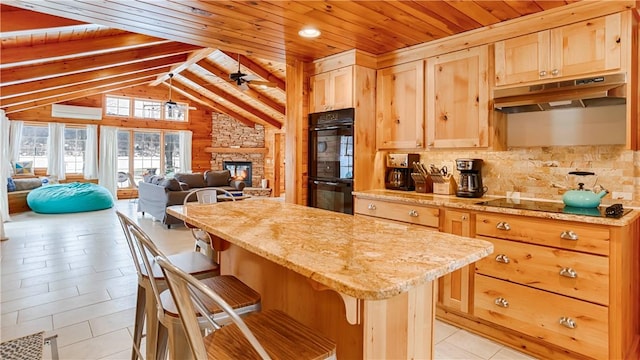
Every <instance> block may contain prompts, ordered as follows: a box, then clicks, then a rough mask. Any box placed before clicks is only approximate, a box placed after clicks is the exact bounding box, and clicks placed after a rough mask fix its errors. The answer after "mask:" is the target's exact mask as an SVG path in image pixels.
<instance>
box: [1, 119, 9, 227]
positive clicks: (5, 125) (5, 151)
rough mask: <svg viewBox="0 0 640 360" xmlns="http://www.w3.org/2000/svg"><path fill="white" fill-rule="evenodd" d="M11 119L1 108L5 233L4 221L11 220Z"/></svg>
mask: <svg viewBox="0 0 640 360" xmlns="http://www.w3.org/2000/svg"><path fill="white" fill-rule="evenodd" d="M9 131H10V130H9V119H7V117H6V116H5V114H4V110H2V109H0V155H1V157H0V158H1V159H2V160H1V161H0V226H1V227H2V231H1V232H2V235H4V225H3V223H4V221H9V220H10V218H9V200H8V199H7V177H9V176H11V163H10V162H9V161H8V159H10V155H9V154H10V151H11V149H10V147H9Z"/></svg>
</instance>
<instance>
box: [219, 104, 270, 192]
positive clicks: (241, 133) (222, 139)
mask: <svg viewBox="0 0 640 360" xmlns="http://www.w3.org/2000/svg"><path fill="white" fill-rule="evenodd" d="M211 146H212V147H214V148H235V147H238V148H264V147H265V140H264V126H262V125H258V124H256V125H255V127H254V128H251V127H249V126H246V125H244V124H242V123H241V122H239V121H237V120H235V119H234V118H232V117H230V116H228V115H225V114H218V113H213V115H212V131H211ZM224 161H251V163H252V175H251V186H253V187H259V186H260V180H262V179H263V178H264V177H265V169H264V165H265V156H264V154H260V153H257V154H255V153H246V152H242V151H241V150H238V152H237V153H234V152H232V153H215V152H214V153H212V154H211V169H215V170H221V169H222V163H223V162H224Z"/></svg>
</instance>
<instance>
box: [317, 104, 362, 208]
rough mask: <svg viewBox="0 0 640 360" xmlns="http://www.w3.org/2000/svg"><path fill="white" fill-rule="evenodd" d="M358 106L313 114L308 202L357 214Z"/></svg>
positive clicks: (318, 206)
mask: <svg viewBox="0 0 640 360" xmlns="http://www.w3.org/2000/svg"><path fill="white" fill-rule="evenodd" d="M353 119H354V109H352V108H350V109H342V110H335V111H328V112H321V113H313V114H309V196H308V198H309V201H308V205H309V206H312V207H317V208H321V209H325V210H331V211H337V212H342V213H345V214H353V195H351V192H352V191H353Z"/></svg>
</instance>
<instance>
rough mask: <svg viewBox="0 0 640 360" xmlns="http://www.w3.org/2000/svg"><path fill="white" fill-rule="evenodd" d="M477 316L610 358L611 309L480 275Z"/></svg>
mask: <svg viewBox="0 0 640 360" xmlns="http://www.w3.org/2000/svg"><path fill="white" fill-rule="evenodd" d="M474 301H475V303H474V315H475V316H477V317H479V318H481V319H484V320H487V321H490V322H492V323H496V324H498V325H502V326H504V327H507V328H510V329H514V330H517V331H519V332H522V333H524V334H527V335H529V336H532V337H535V338H537V339H540V340H544V341H546V342H549V343H552V344H556V345H558V346H561V347H563V348H566V349H568V350H571V351H574V352H576V353H580V354H584V355H587V356H588V357H593V358H596V359H607V358H608V357H609V352H608V345H607V344H608V328H609V327H608V320H607V319H608V308H607V307H606V306H600V305H596V304H592V303H589V302H586V301H581V300H576V299H572V298H569V297H566V296H562V295H556V294H552V293H549V292H546V291H543V290H538V289H532V288H529V287H527V286H524V285H518V284H513V283H510V282H508V281H503V280H498V279H494V278H491V277H487V276H484V275H479V274H476V276H475V290H474Z"/></svg>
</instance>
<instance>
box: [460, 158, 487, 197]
mask: <svg viewBox="0 0 640 360" xmlns="http://www.w3.org/2000/svg"><path fill="white" fill-rule="evenodd" d="M456 169H457V170H458V171H460V181H458V189H457V190H456V196H458V197H466V198H478V197H481V196H482V195H484V193H486V192H487V187H486V186H483V185H482V174H481V170H482V159H456Z"/></svg>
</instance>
